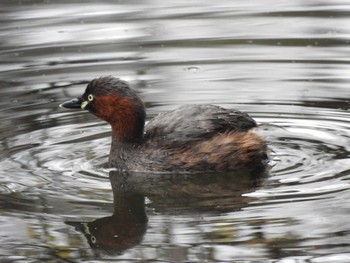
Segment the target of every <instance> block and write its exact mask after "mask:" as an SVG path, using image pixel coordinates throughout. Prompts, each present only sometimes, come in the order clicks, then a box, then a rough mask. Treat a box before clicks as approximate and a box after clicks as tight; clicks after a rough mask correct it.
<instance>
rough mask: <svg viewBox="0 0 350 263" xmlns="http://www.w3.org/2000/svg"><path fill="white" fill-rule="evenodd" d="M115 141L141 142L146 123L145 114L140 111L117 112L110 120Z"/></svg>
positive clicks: (126, 142) (120, 142)
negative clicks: (121, 113)
mask: <svg viewBox="0 0 350 263" xmlns="http://www.w3.org/2000/svg"><path fill="white" fill-rule="evenodd" d="M110 124H111V126H112V136H113V141H114V142H115V143H119V144H123V143H125V144H141V143H142V140H143V130H144V125H145V119H144V116H142V115H141V116H139V114H138V113H131V114H125V113H124V114H123V115H122V116H120V115H118V114H116V115H115V116H113V117H112V118H111V120H110Z"/></svg>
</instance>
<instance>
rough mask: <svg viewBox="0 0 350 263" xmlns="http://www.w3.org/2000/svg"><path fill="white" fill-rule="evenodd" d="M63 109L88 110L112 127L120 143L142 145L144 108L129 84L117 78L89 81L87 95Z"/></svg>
mask: <svg viewBox="0 0 350 263" xmlns="http://www.w3.org/2000/svg"><path fill="white" fill-rule="evenodd" d="M60 107H64V108H72V109H79V108H80V109H83V110H88V111H89V112H91V113H93V114H94V115H96V116H97V117H99V118H100V119H102V120H105V121H107V122H109V123H110V124H111V126H112V130H113V134H114V137H115V138H116V139H117V140H118V141H120V142H139V141H141V140H142V137H143V129H144V124H145V118H146V113H145V107H144V104H143V102H142V101H141V99H140V98H139V96H137V94H136V93H135V91H134V90H132V89H131V88H130V87H129V85H128V83H127V82H125V81H122V80H120V79H117V78H114V77H101V78H98V79H93V80H92V81H90V83H89V84H88V86H87V87H86V90H85V92H84V94H83V95H82V96H81V97H79V98H76V99H73V100H70V101H67V102H64V103H62V104H61V105H60Z"/></svg>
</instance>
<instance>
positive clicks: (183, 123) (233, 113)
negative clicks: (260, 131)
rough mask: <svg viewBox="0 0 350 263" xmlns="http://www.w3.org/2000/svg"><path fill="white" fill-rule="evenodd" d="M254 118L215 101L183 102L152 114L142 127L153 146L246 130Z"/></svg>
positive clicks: (182, 143) (148, 141)
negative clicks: (193, 103)
mask: <svg viewBox="0 0 350 263" xmlns="http://www.w3.org/2000/svg"><path fill="white" fill-rule="evenodd" d="M253 127H256V122H255V121H254V120H253V119H252V118H251V117H250V116H249V115H248V114H246V113H243V112H240V111H237V110H233V109H225V108H222V107H219V106H215V105H185V106H182V107H179V108H178V109H175V110H173V111H169V112H166V113H163V114H160V115H158V116H156V117H155V118H153V119H152V120H151V121H150V122H149V123H148V124H147V125H146V128H145V131H146V133H145V136H144V140H145V143H149V144H152V145H153V146H154V147H167V146H171V145H172V144H177V145H179V144H180V145H186V144H189V143H191V142H195V141H199V140H204V139H206V138H210V137H212V136H213V135H214V134H217V133H220V132H227V131H247V130H249V129H251V128H253Z"/></svg>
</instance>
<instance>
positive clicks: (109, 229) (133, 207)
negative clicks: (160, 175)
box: [66, 172, 147, 255]
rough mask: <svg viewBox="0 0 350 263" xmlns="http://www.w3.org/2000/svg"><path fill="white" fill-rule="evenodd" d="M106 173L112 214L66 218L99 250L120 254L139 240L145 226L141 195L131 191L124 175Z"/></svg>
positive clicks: (144, 230) (143, 205)
mask: <svg viewBox="0 0 350 263" xmlns="http://www.w3.org/2000/svg"><path fill="white" fill-rule="evenodd" d="M113 174H114V172H111V173H110V179H111V184H112V190H113V200H114V211H113V215H111V216H107V217H102V218H98V219H96V220H94V221H92V222H89V223H86V222H66V223H67V224H69V225H73V226H75V227H76V229H77V230H78V231H80V232H82V233H83V234H84V235H85V237H86V239H87V241H88V243H89V245H90V246H91V247H92V248H93V249H95V250H96V251H97V252H99V253H102V254H103V253H107V254H110V255H113V254H120V253H122V252H123V251H124V250H125V249H128V248H130V247H133V246H135V245H137V244H139V243H140V242H141V240H142V238H143V235H144V234H145V232H146V229H147V216H146V211H145V198H144V196H143V195H142V194H141V193H137V192H135V191H134V189H133V187H132V185H130V183H129V182H128V180H127V178H128V176H127V175H124V174H115V175H113Z"/></svg>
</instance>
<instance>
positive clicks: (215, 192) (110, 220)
mask: <svg viewBox="0 0 350 263" xmlns="http://www.w3.org/2000/svg"><path fill="white" fill-rule="evenodd" d="M265 176H266V170H265V169H264V168H259V169H257V170H249V171H248V170H241V171H235V172H231V173H227V174H225V173H221V174H216V173H211V174H161V173H160V174H147V175H146V174H144V173H119V172H116V171H111V172H110V174H109V179H110V182H111V185H112V190H113V200H114V211H113V215H112V216H108V217H103V218H98V219H95V220H94V221H92V222H77V221H67V222H66V223H67V224H68V225H72V226H74V227H75V228H76V230H78V231H79V232H82V233H83V234H84V235H85V237H86V239H87V241H88V243H89V245H90V246H91V248H93V249H94V250H95V251H96V252H97V253H99V254H100V253H102V254H108V255H114V254H120V253H122V252H123V251H124V250H126V249H129V248H131V247H134V246H136V245H138V244H139V243H140V242H141V241H142V239H143V236H144V235H145V233H146V229H147V215H146V211H145V197H147V198H149V199H150V200H151V201H152V203H153V205H152V206H153V207H154V208H155V209H157V211H162V212H163V213H168V214H173V213H177V214H179V213H185V212H186V211H187V212H186V213H201V212H203V211H207V212H208V211H209V212H210V211H211V212H214V211H221V212H230V211H234V210H237V209H240V208H241V207H242V206H244V205H245V204H246V201H245V200H244V199H245V198H244V197H242V194H244V193H247V192H251V191H254V189H256V187H258V186H259V185H260V184H261V183H262V181H263V179H264V177H265ZM176 208H181V209H178V210H177V209H176Z"/></svg>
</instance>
